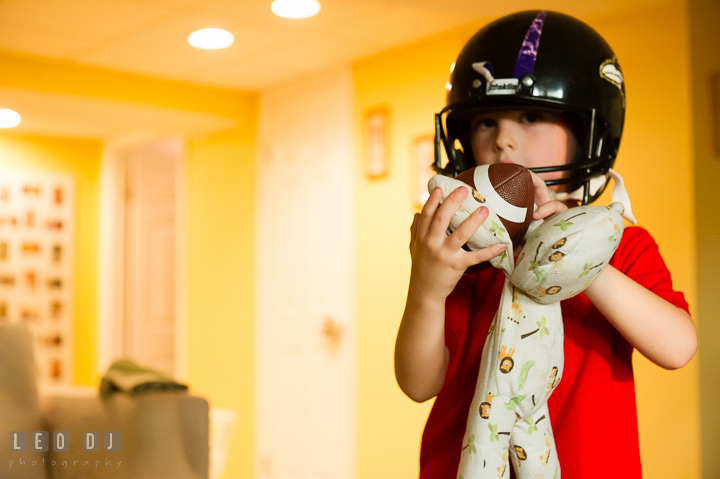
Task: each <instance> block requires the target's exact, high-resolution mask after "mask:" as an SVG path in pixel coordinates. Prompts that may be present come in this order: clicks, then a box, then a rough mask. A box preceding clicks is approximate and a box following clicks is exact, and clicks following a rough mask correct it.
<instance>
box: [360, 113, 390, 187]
mask: <svg viewBox="0 0 720 479" xmlns="http://www.w3.org/2000/svg"><path fill="white" fill-rule="evenodd" d="M389 116H390V115H389V111H388V109H387V108H374V109H371V110H368V111H367V112H366V113H365V115H364V118H363V130H364V131H363V134H364V135H365V138H364V144H365V155H364V156H365V175H366V176H367V177H368V178H370V179H375V178H382V177H383V176H385V175H387V173H388V167H389V165H388V163H389V141H388V139H389V136H388V124H389Z"/></svg>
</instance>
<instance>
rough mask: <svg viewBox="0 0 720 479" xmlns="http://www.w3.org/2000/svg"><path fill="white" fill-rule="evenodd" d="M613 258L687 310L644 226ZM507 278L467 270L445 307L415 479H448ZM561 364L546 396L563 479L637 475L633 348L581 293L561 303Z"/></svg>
mask: <svg viewBox="0 0 720 479" xmlns="http://www.w3.org/2000/svg"><path fill="white" fill-rule="evenodd" d="M610 264H611V265H612V266H614V267H615V268H616V269H618V270H619V271H621V272H623V273H625V274H626V275H627V276H629V277H630V278H632V279H633V280H635V281H636V282H637V283H639V284H641V285H642V286H644V287H646V288H648V289H649V290H651V291H652V292H654V293H655V294H657V295H658V296H660V297H662V298H664V299H666V300H667V301H669V302H670V303H672V304H674V305H675V306H678V307H680V308H682V309H684V310H685V311H688V305H687V302H686V301H685V298H684V296H683V294H682V293H680V292H676V291H674V290H673V288H672V282H671V279H670V272H669V271H668V269H667V267H666V266H665V263H664V261H663V260H662V257H661V256H660V253H659V251H658V247H657V244H656V243H655V241H654V240H653V238H652V237H651V236H650V234H649V233H648V232H647V231H645V230H644V229H642V228H639V227H630V228H627V229H626V230H625V233H624V234H623V237H622V240H621V242H620V246H619V248H618V250H617V251H616V252H615V255H614V256H613V258H612V260H611V261H610ZM504 280H505V276H504V275H503V274H502V272H501V271H499V270H497V269H495V268H488V269H486V270H484V271H481V272H480V273H477V274H468V275H465V276H463V278H462V279H461V280H460V282H459V283H458V285H457V287H456V288H455V290H454V291H453V292H452V294H451V295H450V296H449V297H448V299H447V301H446V303H445V311H446V313H445V343H446V345H447V347H448V349H449V350H450V363H449V365H448V369H447V373H446V376H445V383H444V385H443V388H442V390H441V391H440V394H439V395H438V397H437V399H436V400H435V404H434V405H433V408H432V411H431V412H430V417H429V418H428V421H427V424H426V425H425V432H424V433H423V438H422V447H421V451H420V478H421V479H455V478H456V475H457V470H458V465H459V463H460V451H461V449H462V441H463V436H464V434H465V426H466V424H467V417H468V412H469V409H470V404H471V402H472V398H473V394H474V392H475V384H476V381H477V375H478V370H479V368H480V358H481V356H482V349H483V345H484V343H485V338H486V337H487V333H488V330H489V328H490V323H491V322H492V319H493V316H494V315H495V312H496V311H497V308H498V306H499V302H500V294H501V292H502V287H503V282H504ZM562 314H563V322H564V327H565V369H564V372H563V377H562V381H561V382H560V384H559V385H558V387H557V388H556V389H555V391H554V392H553V395H552V396H551V397H550V400H549V408H550V418H551V421H552V426H553V431H554V435H555V441H556V444H557V451H558V456H559V458H560V464H561V467H562V474H563V477H570V478H573V479H596V478H597V479H600V478H602V479H605V478H608V477H612V478H613V479H638V478H640V477H641V475H642V474H641V470H640V451H639V446H638V432H637V416H636V411H635V385H634V381H633V369H632V352H633V347H632V346H631V345H630V344H629V343H628V342H627V341H626V340H625V338H623V337H622V336H621V335H620V333H618V332H617V330H616V329H615V328H613V327H612V325H611V324H610V323H609V322H608V321H607V320H606V319H605V317H603V316H602V315H601V314H600V312H599V311H598V310H597V309H596V308H595V307H594V306H593V305H592V304H591V303H590V301H589V300H588V299H587V298H586V297H585V296H584V295H583V294H579V295H577V296H575V297H573V298H570V299H568V300H565V301H563V302H562Z"/></svg>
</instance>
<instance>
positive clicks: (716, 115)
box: [689, 0, 720, 479]
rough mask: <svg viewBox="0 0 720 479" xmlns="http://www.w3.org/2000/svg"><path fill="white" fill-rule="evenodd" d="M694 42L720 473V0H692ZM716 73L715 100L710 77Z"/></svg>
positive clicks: (712, 438) (709, 357)
mask: <svg viewBox="0 0 720 479" xmlns="http://www.w3.org/2000/svg"><path fill="white" fill-rule="evenodd" d="M689 5H690V32H691V37H690V41H691V45H692V75H693V81H692V92H693V93H692V95H693V109H694V111H693V119H694V122H693V130H694V140H695V141H694V146H695V203H696V205H697V206H696V221H697V238H696V240H697V252H698V265H697V282H698V309H697V311H698V314H697V319H698V326H699V333H700V351H699V356H700V357H699V359H700V404H701V413H702V415H701V419H702V422H701V423H702V453H703V454H702V466H703V477H705V478H708V479H710V478H715V477H720V456H718V453H717V452H718V451H719V450H720V408H718V401H717V399H718V397H720V382H718V377H720V349H719V348H718V347H717V341H718V338H720V313H718V308H717V306H716V303H715V299H716V298H717V295H718V291H720V279H719V278H718V275H717V271H718V269H719V268H720V248H718V245H720V215H718V214H717V212H716V211H717V207H716V205H718V204H720V188H718V179H720V151H716V150H715V143H714V141H713V140H716V141H717V142H718V147H720V132H719V130H718V128H720V91H718V89H720V54H718V52H720V31H718V25H720V3H719V2H717V1H716V0H690V2H689ZM713 75H715V76H716V77H717V83H716V86H715V92H716V95H717V96H716V97H715V100H716V103H715V104H714V105H713V103H712V95H711V88H712V87H711V78H712V76H713Z"/></svg>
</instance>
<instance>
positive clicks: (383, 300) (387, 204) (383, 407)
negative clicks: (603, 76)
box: [353, 1, 699, 479]
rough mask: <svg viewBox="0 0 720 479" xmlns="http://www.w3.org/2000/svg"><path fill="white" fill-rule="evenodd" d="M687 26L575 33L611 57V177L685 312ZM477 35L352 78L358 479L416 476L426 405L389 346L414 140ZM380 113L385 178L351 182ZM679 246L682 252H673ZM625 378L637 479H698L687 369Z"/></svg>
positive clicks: (689, 237) (690, 279) (431, 45)
mask: <svg viewBox="0 0 720 479" xmlns="http://www.w3.org/2000/svg"><path fill="white" fill-rule="evenodd" d="M508 13H509V12H508ZM687 15H688V14H687V11H686V8H685V4H684V2H682V1H675V2H673V3H670V4H668V5H666V6H664V7H663V8H654V9H652V10H643V11H634V12H631V13H630V14H629V15H623V16H622V17H612V18H609V17H604V18H591V19H586V21H588V23H590V24H591V25H592V26H593V27H595V28H596V29H597V30H598V31H600V32H601V34H603V36H605V38H606V39H607V40H608V41H609V43H610V44H611V45H613V47H614V49H615V51H616V53H617V54H618V58H619V59H620V62H621V65H622V68H623V71H624V73H625V76H626V80H627V95H628V114H627V121H626V133H625V135H624V137H623V143H622V147H621V149H620V156H619V159H618V161H617V164H616V166H617V168H618V170H619V171H620V172H621V174H623V175H624V177H625V180H626V182H627V185H628V189H629V192H630V195H631V198H632V199H633V209H634V210H635V215H636V217H637V218H639V220H640V224H641V225H642V226H645V227H646V228H648V229H649V230H650V231H651V232H652V233H653V234H654V235H655V237H656V239H657V241H658V243H659V245H660V249H661V252H662V253H663V255H664V257H665V259H666V262H667V264H668V266H669V268H670V269H671V271H672V272H673V278H674V281H675V285H676V287H677V288H678V289H680V290H682V291H684V292H685V293H686V295H687V298H688V300H689V301H690V303H691V308H692V310H693V311H695V310H696V309H697V308H696V307H695V304H696V285H695V248H694V237H695V220H694V216H693V211H694V210H693V208H694V202H693V197H692V182H693V163H692V138H691V113H690V106H689V101H690V93H689V92H690V75H689V72H688V67H689V55H688V49H689V45H688V25H687V23H688V19H687ZM479 26H480V25H474V26H473V28H471V29H460V30H456V31H453V32H450V33H448V34H445V35H440V36H438V37H435V38H434V39H431V40H427V41H423V42H420V43H417V44H413V45H409V46H407V47H404V48H400V49H396V50H393V51H390V52H387V53H384V54H382V55H378V56H375V57H372V58H368V59H365V60H362V61H359V62H356V63H355V65H354V67H353V71H354V74H355V80H356V99H357V106H356V121H357V122H358V127H357V129H356V134H357V138H358V142H357V148H356V151H357V168H356V173H357V182H356V188H357V217H358V218H357V221H358V223H357V234H358V238H357V244H358V252H357V286H358V290H357V305H358V306H357V334H358V337H357V341H358V342H357V351H358V358H357V365H358V366H357V368H358V468H359V470H358V477H377V478H383V477H414V476H416V475H417V472H418V451H419V443H420V435H421V431H422V428H423V426H424V422H425V420H426V418H427V414H428V412H429V409H430V404H429V403H426V404H422V405H417V404H415V403H413V402H412V401H410V400H409V399H407V398H406V397H404V396H403V394H402V392H401V391H400V389H399V388H398V387H397V385H396V383H395V379H394V375H393V345H394V339H395V335H396V333H397V327H398V325H399V321H400V317H401V315H402V310H403V307H404V298H405V294H406V291H407V281H408V277H409V271H410V257H409V254H408V252H407V251H408V250H407V247H408V241H409V226H410V223H411V221H412V214H413V213H414V211H415V209H414V207H413V204H412V200H411V184H410V179H411V173H410V172H411V165H410V159H411V146H412V143H413V140H414V139H415V138H416V137H418V136H421V135H430V134H432V131H433V123H432V122H433V114H434V112H435V111H437V110H438V109H439V108H440V107H441V106H443V105H444V85H445V82H446V80H447V77H448V69H449V66H450V64H451V63H452V61H453V60H454V59H455V56H456V55H457V53H458V52H459V50H460V48H461V47H462V45H463V44H464V42H465V41H466V40H467V38H469V36H470V35H471V34H472V33H474V31H475V30H476V29H477V28H478V27H479ZM660 26H662V27H661V28H660ZM659 32H661V33H662V34H659ZM663 65H665V66H669V65H672V75H670V76H668V75H667V74H664V73H660V71H661V70H662V71H666V70H664V69H663ZM670 77H671V78H670ZM669 89H670V90H671V92H672V94H668V92H669ZM382 105H385V106H387V107H389V111H390V115H391V116H390V118H391V120H390V138H391V139H390V142H391V166H390V173H389V175H388V177H386V178H384V179H380V180H368V179H366V178H365V177H364V176H363V171H362V161H361V160H362V153H363V148H362V144H361V141H360V139H361V138H362V129H361V121H362V116H363V113H364V112H365V111H366V110H367V109H369V108H373V107H377V106H382ZM649 172H652V173H651V174H650V173H649ZM663 184H665V185H672V186H673V188H674V193H673V196H672V202H670V201H667V200H666V199H664V196H663V194H662V193H661V192H662V191H664V190H660V189H659V188H660V186H661V185H663ZM668 218H672V220H673V222H674V224H675V225H676V227H675V228H673V229H672V230H671V229H670V228H668V227H667V226H666V223H667V219H668ZM678 244H682V245H683V247H682V248H677V247H676V246H677V245H678ZM636 356H639V355H636ZM635 366H636V390H637V401H638V410H639V428H640V442H641V454H642V461H643V470H644V473H645V475H646V477H652V478H673V479H674V478H678V477H682V478H690V479H692V478H698V477H699V454H698V449H699V424H698V408H697V405H696V403H697V401H698V385H697V379H696V375H697V361H696V360H693V362H692V363H691V364H690V365H689V366H688V367H686V368H684V369H683V370H680V371H675V372H669V371H664V370H662V369H660V368H658V367H656V366H653V365H651V364H650V363H649V362H648V361H647V360H645V359H644V358H642V357H639V358H637V359H636V361H635ZM678 404H682V405H683V406H682V407H678ZM677 431H682V433H677ZM618 433H619V434H622V431H618ZM609 460H611V458H610V459H609Z"/></svg>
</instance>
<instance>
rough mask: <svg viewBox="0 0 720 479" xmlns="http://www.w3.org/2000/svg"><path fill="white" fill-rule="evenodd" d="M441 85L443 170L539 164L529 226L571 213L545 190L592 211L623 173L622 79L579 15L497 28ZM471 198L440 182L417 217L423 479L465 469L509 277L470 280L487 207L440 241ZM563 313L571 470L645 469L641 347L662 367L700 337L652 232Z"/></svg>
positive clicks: (414, 334) (629, 239) (630, 244)
mask: <svg viewBox="0 0 720 479" xmlns="http://www.w3.org/2000/svg"><path fill="white" fill-rule="evenodd" d="M448 88H449V90H450V91H449V93H448V105H447V106H446V107H445V109H443V111H442V112H440V113H439V114H438V115H437V116H436V122H435V124H436V143H438V145H439V144H440V143H442V144H443V146H444V147H445V150H446V152H447V156H448V159H449V161H448V164H447V166H446V167H445V168H441V166H440V162H439V146H436V157H437V159H436V165H435V166H436V169H437V170H438V171H439V172H441V173H444V174H448V175H456V174H457V173H459V172H461V171H464V170H465V169H468V168H471V167H473V166H475V165H479V164H493V163H500V162H514V163H517V164H521V165H523V166H525V167H528V168H531V169H533V170H534V172H535V173H537V175H533V180H534V183H535V187H536V202H537V203H538V205H539V208H538V210H537V211H536V212H535V214H534V218H535V219H542V218H545V217H547V216H548V215H550V214H552V213H553V212H556V211H559V210H561V209H563V208H565V207H566V206H565V205H564V204H562V203H560V202H559V201H557V200H554V201H551V200H550V195H552V196H554V197H555V198H558V199H560V198H564V199H565V201H566V203H569V204H570V205H573V206H574V205H576V204H577V201H575V200H573V199H574V198H577V199H579V200H581V203H582V204H587V203H590V202H592V201H594V200H595V199H597V197H599V196H600V194H601V193H602V190H603V189H604V188H605V186H606V185H607V182H608V180H607V179H606V175H608V174H610V175H615V173H614V172H613V171H612V170H611V169H610V168H611V167H612V165H613V163H614V160H615V157H616V155H617V149H618V147H619V143H620V137H621V134H622V126H623V119H624V113H625V86H624V80H623V77H622V73H621V71H620V69H619V65H618V64H617V60H616V58H615V56H614V54H613V52H612V50H611V49H610V47H609V46H608V45H607V43H605V41H604V40H603V39H602V37H600V35H598V34H597V33H596V32H595V31H594V30H592V29H591V28H590V27H589V26H587V25H585V24H584V23H582V22H580V21H579V20H576V19H574V18H572V17H569V16H566V15H562V14H559V13H556V12H545V11H541V12H537V11H533V12H521V13H517V14H514V15H509V16H507V17H503V18H501V19H500V20H497V21H495V22H493V23H491V24H490V25H488V26H486V27H485V28H483V29H481V30H480V31H479V32H478V33H477V34H476V35H475V36H474V37H473V38H472V39H471V40H470V41H469V42H468V43H467V44H466V45H465V47H464V48H463V50H462V51H461V53H460V55H459V57H458V59H457V61H456V62H455V64H454V70H453V73H452V77H451V82H450V84H449V87H448ZM443 118H444V119H445V124H444V125H443ZM598 178H599V180H598ZM543 180H544V183H543ZM593 180H594V181H593ZM616 182H617V180H616ZM598 183H599V186H598ZM545 185H547V187H546V186H545ZM548 187H549V191H548ZM466 194H467V193H466V190H465V189H464V188H459V189H458V190H456V191H455V192H454V193H453V194H451V195H450V196H449V197H448V199H447V200H446V201H445V202H443V203H442V205H440V191H438V190H436V191H433V192H432V194H431V195H430V198H429V199H428V201H427V203H426V204H425V206H424V207H423V210H422V212H421V213H419V214H416V215H415V218H414V220H413V223H412V226H411V241H410V251H411V256H412V271H411V276H410V285H409V289H408V298H407V303H406V307H405V312H404V314H403V318H402V323H401V325H400V329H399V331H398V337H397V342H396V347H395V372H396V377H397V380H398V384H399V385H400V387H401V389H402V390H403V391H404V392H405V393H406V394H407V395H408V396H409V397H410V398H411V399H413V400H415V401H418V402H422V401H426V400H428V399H430V398H432V397H435V396H437V399H436V401H435V403H434V405H433V409H432V412H431V413H430V417H429V419H428V422H427V425H426V427H425V432H424V434H423V440H422V448H421V457H420V463H421V464H420V465H421V471H420V477H421V478H422V479H431V478H443V479H444V478H454V477H456V474H457V468H458V464H459V460H460V452H461V449H462V439H463V435H464V432H465V426H466V423H467V417H468V413H469V411H468V409H469V407H470V403H471V401H472V397H473V393H474V390H475V384H476V381H477V374H478V369H479V363H480V357H481V355H482V348H483V344H484V341H485V338H486V336H487V331H488V328H489V325H490V322H491V321H492V318H493V315H494V313H495V311H496V310H497V307H498V301H499V298H500V291H501V289H502V284H503V281H504V276H503V274H502V273H501V272H500V271H499V270H496V269H494V268H487V269H485V270H483V271H480V272H479V273H475V274H465V275H464V272H465V270H466V269H467V268H468V267H470V266H472V265H474V264H478V263H481V262H483V261H487V260H489V259H490V258H492V257H493V256H496V255H498V254H500V253H501V252H502V250H503V248H502V247H501V246H499V245H496V246H492V247H490V248H486V249H484V250H479V251H474V252H468V251H465V250H463V249H462V246H463V245H464V244H465V242H466V241H467V240H468V239H469V238H470V236H472V234H473V233H474V232H475V231H476V230H477V228H478V227H479V225H480V224H482V222H483V221H484V219H485V218H486V216H487V210H486V209H485V208H484V207H483V208H480V209H478V210H477V211H476V212H475V213H473V215H471V216H470V217H469V218H468V219H467V220H466V221H465V222H464V223H463V224H462V225H461V226H460V227H459V228H458V229H456V230H455V231H454V232H453V233H452V234H451V235H449V236H448V235H447V233H446V231H447V227H448V224H449V220H450V217H451V216H452V215H453V214H454V212H455V211H456V210H457V208H458V206H459V205H460V203H461V202H462V200H463V199H464V196H465V195H466ZM515 253H516V254H517V253H518V251H516V252H515ZM562 308H563V318H564V324H565V371H564V374H563V380H562V382H560V385H559V386H558V387H557V389H556V390H555V392H554V393H553V396H551V398H550V401H549V407H550V417H551V420H552V424H553V429H554V431H555V441H556V444H557V450H558V455H559V458H560V464H561V467H562V473H563V475H564V476H565V477H570V478H573V479H575V478H577V479H585V478H606V477H613V478H635V479H636V478H639V477H641V470H640V457H639V448H638V437H637V418H636V412H635V393H634V385H633V372H632V351H633V349H637V350H638V351H639V352H640V353H641V354H643V355H644V356H646V357H647V358H648V359H650V360H651V361H652V362H654V363H656V364H658V365H659V366H661V367H664V368H667V369H675V368H680V367H682V366H684V365H685V364H686V363H687V362H688V361H689V360H690V359H691V358H692V356H693V355H694V353H695V349H696V346H697V337H696V331H695V326H694V323H693V322H692V320H691V318H690V316H689V314H688V306H687V303H686V302H685V299H684V297H683V295H682V293H679V292H676V291H674V290H673V289H672V284H671V280H670V273H669V272H668V270H667V268H666V267H665V264H664V262H663V261H662V258H661V257H660V255H659V252H658V249H657V245H656V244H655V242H654V240H653V239H652V237H651V236H650V235H649V234H648V233H647V232H646V231H645V230H643V229H642V228H639V227H631V228H627V229H626V230H625V233H624V236H623V238H622V241H621V244H620V247H619V248H618V250H617V252H616V253H615V255H614V257H613V259H612V260H611V262H610V264H609V265H608V267H607V268H606V269H605V270H604V271H603V273H602V274H601V275H600V276H599V277H598V279H597V280H596V281H595V282H594V283H593V284H592V285H591V286H590V287H588V288H587V289H586V290H585V292H584V294H582V295H578V296H576V297H573V298H571V299H569V300H567V301H564V302H563V303H562ZM511 453H515V452H514V451H512V450H511ZM505 477H507V476H505Z"/></svg>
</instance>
